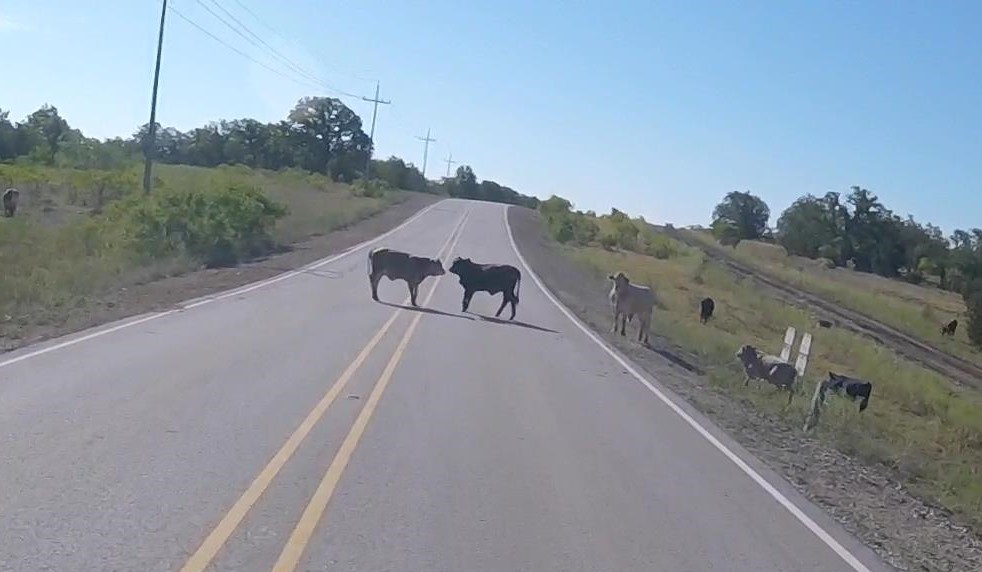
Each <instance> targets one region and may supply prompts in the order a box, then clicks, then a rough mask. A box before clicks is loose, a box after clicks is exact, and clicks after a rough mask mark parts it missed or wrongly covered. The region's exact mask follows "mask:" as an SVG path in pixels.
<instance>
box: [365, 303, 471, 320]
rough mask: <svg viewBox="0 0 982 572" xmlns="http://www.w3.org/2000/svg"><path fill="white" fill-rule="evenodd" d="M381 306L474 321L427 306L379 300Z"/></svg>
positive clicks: (468, 317)
mask: <svg viewBox="0 0 982 572" xmlns="http://www.w3.org/2000/svg"><path fill="white" fill-rule="evenodd" d="M378 303H379V304H384V305H386V306H389V307H392V308H399V309H402V310H409V311H410V312H422V313H424V314H435V315H437V316H447V317H450V318H460V319H462V320H472V321H473V320H474V318H472V317H470V316H464V315H462V314H451V313H450V312H444V311H443V310H437V309H436V308H427V307H426V306H409V305H406V304H393V303H392V302H383V301H382V300H379V302H378Z"/></svg>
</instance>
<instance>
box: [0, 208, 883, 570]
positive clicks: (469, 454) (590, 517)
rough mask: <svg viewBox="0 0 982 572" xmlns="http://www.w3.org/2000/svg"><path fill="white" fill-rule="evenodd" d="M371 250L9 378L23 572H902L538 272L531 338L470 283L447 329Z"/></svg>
mask: <svg viewBox="0 0 982 572" xmlns="http://www.w3.org/2000/svg"><path fill="white" fill-rule="evenodd" d="M503 213H504V208H503V207H502V206H501V205H494V204H485V203H471V202H465V201H454V200H449V201H444V202H442V203H439V204H437V205H435V206H434V207H433V208H432V209H431V210H429V211H426V212H425V213H423V214H422V215H421V216H419V218H417V219H415V220H413V221H411V222H410V223H409V224H408V225H406V226H405V227H403V228H400V229H397V230H396V231H395V232H394V233H393V234H392V235H391V236H389V237H387V238H385V239H384V240H383V241H381V243H380V244H387V245H392V246H394V247H398V248H403V249H407V250H411V251H413V252H416V253H420V254H427V255H437V254H442V255H443V256H444V258H445V259H446V258H448V257H452V256H454V255H463V256H468V257H471V258H473V259H474V260H477V261H496V262H508V263H512V264H516V265H520V262H519V260H518V257H517V256H516V253H515V251H514V250H513V248H512V246H511V243H510V241H509V235H508V230H507V227H506V225H505V219H504V217H503ZM366 250H367V249H362V250H359V251H356V252H354V253H352V254H351V255H350V256H346V257H342V258H340V259H338V260H334V261H332V262H329V263H326V264H323V265H321V266H320V267H318V268H316V269H310V270H308V271H305V272H301V273H299V274H297V275H293V276H290V277H288V278H285V279H282V280H279V281H276V282H275V283H272V284H268V285H266V286H264V287H261V288H255V289H251V290H249V291H246V292H243V293H238V294H233V295H229V296H226V297H224V298H223V299H220V300H216V301H212V302H205V303H203V304H201V305H198V306H196V307H193V308H191V309H187V310H184V311H175V312H171V313H168V314H166V315H163V316H161V317H155V318H149V319H144V321H138V322H137V323H136V324H135V325H131V326H125V327H116V326H113V327H112V328H109V329H108V330H107V329H106V328H103V329H102V330H97V331H95V332H87V333H84V334H80V335H78V336H74V337H71V338H66V339H65V340H58V341H56V342H52V343H50V344H47V345H45V346H38V347H35V348H28V349H27V350H23V351H21V352H18V353H13V354H7V355H4V356H3V357H2V358H0V486H2V490H3V492H4V495H3V496H2V497H0V569H2V570H16V571H18V572H21V571H40V570H57V571H75V570H78V571H85V572H93V571H103V570H105V571H130V570H132V571H141V572H143V571H156V570H160V571H171V570H181V569H183V570H186V571H188V572H190V571H192V570H241V571H252V570H257V571H266V570H280V571H286V570H345V571H347V570H352V571H354V570H358V571H423V570H426V571H448V572H449V571H454V572H457V571H464V570H468V571H469V570H493V571H518V570H531V571H548V570H557V571H559V570H562V571H573V570H584V571H587V570H589V571H597V570H671V571H673V572H674V571H687V570H691V571H706V570H735V571H736V570H740V571H744V570H745V571H753V572H766V571H775V572H777V571H780V572H793V571H802V572H804V571H808V572H814V571H818V570H821V571H826V570H828V571H839V570H842V571H848V570H857V569H858V570H863V569H864V568H862V566H863V565H864V564H865V566H867V567H868V569H869V570H873V571H878V570H882V569H883V568H882V565H881V564H880V563H879V562H878V561H876V559H875V558H873V557H872V556H871V555H870V553H869V552H867V551H866V550H865V549H863V548H862V547H860V546H858V545H857V544H856V543H855V541H854V540H852V539H851V538H850V537H849V536H848V535H846V534H844V533H843V532H842V531H841V530H839V529H838V528H837V527H836V526H834V525H832V524H830V523H829V522H828V519H826V518H825V517H824V516H823V515H822V514H821V513H819V512H818V511H817V510H815V508H814V507H812V506H810V505H808V504H807V503H805V502H804V501H802V500H801V499H800V498H799V497H798V496H797V495H795V494H794V492H793V491H790V490H788V489H787V487H786V486H783V485H782V484H781V483H780V482H778V481H777V480H774V481H773V482H774V483H775V485H774V488H772V489H771V491H770V492H768V491H767V490H765V488H764V487H763V486H761V483H759V482H756V481H755V480H754V479H753V478H752V476H748V471H749V472H750V473H752V474H753V475H757V474H758V473H757V472H759V473H760V474H762V475H763V478H772V476H771V475H770V474H769V473H768V472H767V471H766V470H764V469H762V468H760V467H759V464H758V463H756V462H755V461H754V460H752V459H748V460H747V463H748V465H745V468H741V467H740V466H738V464H737V463H735V462H734V461H733V459H730V458H728V457H727V456H726V454H725V452H724V451H722V450H721V448H723V449H726V450H727V451H729V450H731V449H732V450H733V451H736V452H737V453H736V454H738V455H742V454H743V453H742V452H741V450H740V449H739V448H738V447H736V446H735V445H733V444H732V442H730V441H729V440H728V439H726V438H725V437H723V436H719V434H718V432H717V431H716V430H715V429H713V428H710V429H709V433H707V434H710V435H717V438H718V439H719V441H718V442H717V444H718V446H717V445H714V444H713V443H712V442H711V441H710V440H708V439H707V438H706V437H705V436H704V435H702V434H700V432H699V431H697V430H696V429H694V428H693V426H692V425H691V424H690V423H688V422H687V421H686V420H685V419H684V418H683V416H680V415H679V414H678V412H676V411H675V410H673V409H672V408H671V407H670V406H669V405H668V404H666V402H664V401H663V400H661V399H660V398H659V397H658V396H657V395H656V394H655V393H653V392H652V390H651V389H649V388H648V387H646V386H645V385H644V384H643V383H641V382H640V381H639V380H638V379H636V378H635V377H634V376H633V375H632V374H630V373H629V372H628V371H627V370H626V369H625V367H624V366H623V365H622V364H621V363H619V362H618V361H617V360H616V359H615V358H614V357H613V356H612V355H610V354H608V353H607V352H606V351H605V350H603V349H602V348H601V347H600V346H599V345H598V344H597V343H595V341H594V340H592V339H591V338H590V337H589V336H588V334H586V333H585V332H584V331H582V330H581V329H580V328H579V327H578V326H577V325H576V324H575V323H574V322H572V321H571V320H570V319H569V318H568V317H567V316H565V315H564V314H563V313H562V312H561V311H560V309H559V308H558V307H557V306H555V305H554V304H553V303H552V302H551V301H550V300H549V299H548V298H547V296H546V294H544V293H543V292H542V291H541V290H540V289H539V288H538V287H537V285H536V282H535V281H534V279H533V278H532V276H531V275H530V274H529V273H528V271H527V270H525V269H524V268H523V274H524V280H523V283H522V289H521V303H520V305H519V309H518V316H517V319H518V321H516V323H514V324H508V323H500V322H494V321H489V320H486V319H483V318H480V317H479V316H478V315H480V314H483V315H485V316H489V315H491V314H493V312H494V311H495V310H496V309H497V300H492V299H491V298H490V297H488V296H487V295H483V294H478V295H476V296H475V300H474V302H473V304H472V307H471V311H472V312H473V313H472V314H470V315H465V314H461V313H460V312H459V309H460V306H459V304H460V296H461V291H460V287H459V286H458V284H457V283H456V279H455V277H454V276H452V275H449V274H448V275H446V276H445V277H443V278H442V279H441V280H434V279H432V278H431V279H429V280H428V281H427V282H426V283H424V286H423V288H421V293H420V294H421V299H422V300H425V301H426V303H425V305H426V306H427V307H428V308H430V309H431V311H429V312H419V311H411V310H405V309H399V308H398V307H397V306H398V305H399V304H401V303H404V300H405V297H406V289H405V285H404V284H403V283H393V282H387V281H383V283H382V286H381V288H380V294H381V296H382V299H383V300H385V301H388V302H389V303H391V304H392V305H386V304H380V303H375V302H372V301H371V299H370V297H369V290H368V280H367V277H366V256H365V253H366ZM101 332H108V333H101ZM79 339H82V341H79V342H78V343H74V342H75V341H76V340H79ZM66 342H67V344H66ZM52 347H54V348H55V349H53V350H51V351H46V353H41V354H37V352H38V351H39V350H41V351H45V350H46V349H47V348H52ZM12 359H13V360H16V361H14V362H12V363H11V361H10V360H12ZM653 387H655V388H656V389H657V386H656V385H655V386H653ZM682 411H688V409H687V408H682ZM694 419H695V420H696V421H693V423H696V422H698V420H700V419H701V418H700V417H698V416H695V417H694ZM738 462H739V459H738ZM755 468H756V471H757V472H755ZM761 482H763V481H761ZM764 484H765V486H768V485H767V484H766V483H764ZM782 499H783V501H784V502H788V503H794V506H793V507H792V510H798V511H801V512H799V513H798V516H795V514H793V513H792V512H791V511H789V510H788V508H787V507H785V506H782V504H781V503H780V502H779V501H782ZM797 507H800V509H799V508H797ZM799 517H800V518H799ZM809 523H810V524H809ZM809 526H812V527H813V528H814V529H815V530H811V529H809ZM816 531H817V534H816ZM826 531H828V532H826ZM821 535H826V537H825V539H824V540H823V538H822V536H821ZM836 550H838V552H841V553H842V554H845V556H846V558H849V557H850V556H849V555H850V554H855V557H858V558H859V561H861V562H862V564H859V563H856V564H855V566H853V565H850V564H848V563H847V561H846V560H845V559H844V558H843V556H842V555H840V554H839V553H837V551H836ZM856 566H858V568H857V567H856Z"/></svg>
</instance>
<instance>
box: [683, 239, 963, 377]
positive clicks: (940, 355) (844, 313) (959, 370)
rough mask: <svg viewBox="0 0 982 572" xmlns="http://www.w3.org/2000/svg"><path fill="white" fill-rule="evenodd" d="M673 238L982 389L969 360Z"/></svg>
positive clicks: (797, 302) (804, 305)
mask: <svg viewBox="0 0 982 572" xmlns="http://www.w3.org/2000/svg"><path fill="white" fill-rule="evenodd" d="M671 236H672V237H673V238H675V239H677V240H679V241H680V242H682V243H684V244H687V245H689V246H691V247H693V248H698V249H700V250H702V251H703V252H704V253H705V254H706V256H708V257H709V258H711V259H712V260H713V261H714V262H717V263H718V264H721V265H723V266H724V267H726V268H727V269H728V270H730V271H731V272H733V273H734V274H737V275H740V276H746V277H750V278H752V279H753V280H755V281H756V282H757V283H758V284H760V285H761V286H762V287H764V288H766V289H768V290H770V291H771V293H773V294H774V295H776V296H778V297H780V298H782V299H784V300H786V301H788V302H790V303H792V304H794V305H795V306H798V307H799V308H806V309H809V310H811V311H813V312H815V313H816V314H817V315H819V316H821V317H822V318H824V319H830V318H831V321H832V322H833V323H834V324H835V325H836V327H840V328H845V329H847V330H849V331H852V332H855V333H857V334H859V335H861V336H865V337H867V338H870V339H872V340H873V341H875V342H876V343H878V344H880V345H882V346H885V347H888V348H890V349H892V350H893V351H895V352H897V353H898V354H900V355H902V356H904V357H905V358H907V359H909V360H911V361H913V362H916V363H918V364H920V365H922V366H924V367H926V368H927V369H930V370H932V371H935V372H937V373H940V374H941V375H943V376H945V377H947V378H948V379H951V380H952V381H954V382H955V383H957V384H959V385H963V386H967V387H974V388H976V389H982V367H979V366H978V365H976V364H974V363H972V362H970V361H968V360H965V359H962V358H960V357H957V356H954V355H951V354H949V353H947V352H945V351H944V350H941V349H939V348H936V347H933V346H931V345H928V344H926V343H924V342H921V341H919V340H916V339H914V338H913V337H911V336H909V335H907V334H904V333H903V332H900V331H899V330H897V329H895V328H891V327H890V326H887V325H886V324H883V323H882V322H878V321H876V320H874V319H873V318H870V317H869V316H865V315H863V314H860V313H859V312H856V311H854V310H850V309H848V308H845V307H843V306H842V305H840V304H836V303H834V302H829V301H827V300H825V299H823V298H821V297H819V296H816V295H814V294H811V293H809V292H805V291H804V290H801V289H800V288H796V287H794V286H792V285H790V284H788V283H786V282H783V281H781V280H779V279H777V278H775V277H773V276H769V275H766V276H765V275H763V274H762V273H761V272H759V271H755V270H753V269H751V268H749V267H747V266H745V265H743V264H741V263H740V262H738V261H736V260H734V259H733V258H730V257H728V256H726V255H725V254H723V253H721V252H718V251H715V250H713V249H711V248H706V247H705V246H704V245H701V244H699V243H698V242H696V241H694V240H688V239H686V237H685V236H684V234H682V233H679V232H672V233H671Z"/></svg>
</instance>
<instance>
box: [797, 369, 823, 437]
mask: <svg viewBox="0 0 982 572" xmlns="http://www.w3.org/2000/svg"><path fill="white" fill-rule="evenodd" d="M823 385H825V381H824V380H819V382H818V383H816V384H815V394H814V395H812V402H811V406H810V407H809V408H808V416H807V417H805V426H804V427H802V431H804V432H805V433H807V432H809V431H811V430H812V428H814V427H815V426H816V425H818V416H819V415H820V414H821V413H822V405H824V404H823V403H822V401H823V400H822V386H823Z"/></svg>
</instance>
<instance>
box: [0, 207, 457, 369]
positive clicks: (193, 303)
mask: <svg viewBox="0 0 982 572" xmlns="http://www.w3.org/2000/svg"><path fill="white" fill-rule="evenodd" d="M446 200H447V199H441V200H439V201H437V202H435V203H433V204H432V205H429V206H428V207H426V208H424V209H421V210H420V211H419V212H417V213H416V214H414V215H413V216H411V217H409V218H407V219H406V220H404V221H402V223H400V224H399V225H398V226H396V227H394V228H391V229H389V230H388V231H386V232H384V233H382V234H380V235H378V236H376V237H374V238H370V239H368V240H365V241H363V242H360V243H358V244H355V245H354V246H350V247H348V248H347V249H345V250H343V251H342V252H340V253H338V254H334V255H331V256H328V257H327V258H322V259H320V260H315V261H314V262H311V263H310V264H307V265H306V266H302V267H300V268H298V269H296V270H289V271H287V272H284V273H282V274H280V275H278V276H273V277H272V278H266V279H265V280H260V281H258V282H253V283H252V284H246V285H244V286H239V287H237V288H234V289H232V290H228V291H226V292H221V293H218V294H212V295H209V296H205V297H203V298H192V299H191V300H188V301H185V302H182V303H179V304H177V305H178V306H179V308H175V309H173V310H166V311H163V312H156V313H153V314H149V315H146V316H143V317H142V318H137V319H135V320H131V321H128V322H124V323H122V324H117V325H115V326H112V327H109V328H105V329H102V330H98V331H95V332H91V333H89V334H85V335H82V336H79V337H77V338H71V339H69V340H65V341H63V342H60V343H56V344H54V345H51V346H47V347H44V348H41V349H38V350H34V351H31V352H27V353H25V354H22V355H19V356H17V357H13V358H10V359H7V360H3V361H0V368H3V367H7V366H9V365H13V364H15V363H18V362H22V361H24V360H28V359H31V358H34V357H38V356H41V355H44V354H46V353H50V352H53V351H57V350H60V349H64V348H67V347H69V346H74V345H75V344H80V343H82V342H86V341H88V340H91V339H94V338H99V337H102V336H105V335H108V334H111V333H113V332H118V331H119V330H125V329H126V328H130V327H133V326H138V325H140V324H145V323H147V322H150V321H152V320H156V319H158V318H163V317H164V316H170V315H171V314H175V313H177V312H181V311H184V310H190V309H192V308H198V307H200V306H204V305H205V304H210V303H212V302H217V301H218V300H224V299H226V298H231V297H233V296H241V295H242V294H246V293H248V292H252V291H253V290H258V289H260V288H264V287H266V286H270V285H272V284H276V283H277V282H281V281H283V280H286V279H287V278H293V277H294V276H298V275H300V274H303V273H304V272H309V271H310V270H315V269H317V268H320V267H321V266H324V265H327V264H330V263H332V262H335V261H337V260H340V259H342V258H344V257H345V256H348V255H350V254H353V253H355V252H358V251H359V250H362V249H364V248H365V247H367V246H370V245H372V244H375V243H376V242H379V241H381V240H384V239H386V238H388V237H389V236H391V235H392V234H394V233H396V232H398V231H400V230H402V229H403V228H405V227H406V226H408V225H409V224H411V223H413V222H414V221H416V220H417V219H419V218H420V217H421V216H423V215H424V214H426V213H428V212H429V211H431V210H433V209H434V208H435V207H436V206H437V205H440V204H441V203H443V202H445V201H446ZM393 206H394V205H393ZM97 327H98V326H97ZM69 335H71V334H69ZM15 351H16V350H15Z"/></svg>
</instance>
